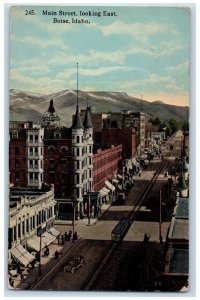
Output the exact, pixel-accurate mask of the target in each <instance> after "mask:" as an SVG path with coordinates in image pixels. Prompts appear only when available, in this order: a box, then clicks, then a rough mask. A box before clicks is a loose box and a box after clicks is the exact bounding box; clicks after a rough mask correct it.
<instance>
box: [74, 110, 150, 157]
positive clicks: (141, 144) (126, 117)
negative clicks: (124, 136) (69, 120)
mask: <svg viewBox="0 0 200 300" xmlns="http://www.w3.org/2000/svg"><path fill="white" fill-rule="evenodd" d="M84 113H85V111H84V110H82V111H81V114H80V115H81V118H83V117H84ZM73 118H74V117H73ZM91 120H92V123H93V124H94V138H96V137H97V141H98V140H99V139H98V138H99V135H97V134H96V133H97V132H100V131H102V130H104V129H110V128H116V129H125V128H129V129H135V143H136V149H137V154H139V155H140V154H143V153H144V149H145V114H144V113H143V112H132V111H129V110H122V111H121V112H111V113H109V114H103V113H102V114H99V113H93V112H91ZM119 143H121V141H119Z"/></svg>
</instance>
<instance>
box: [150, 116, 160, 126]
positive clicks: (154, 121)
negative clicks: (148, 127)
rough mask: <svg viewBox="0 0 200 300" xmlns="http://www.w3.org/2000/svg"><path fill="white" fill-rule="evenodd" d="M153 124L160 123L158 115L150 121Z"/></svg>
mask: <svg viewBox="0 0 200 300" xmlns="http://www.w3.org/2000/svg"><path fill="white" fill-rule="evenodd" d="M152 124H153V125H160V124H161V121H160V119H159V118H158V117H156V118H155V119H154V120H153V122H152Z"/></svg>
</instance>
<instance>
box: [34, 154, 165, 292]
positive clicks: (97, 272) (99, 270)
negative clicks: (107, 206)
mask: <svg viewBox="0 0 200 300" xmlns="http://www.w3.org/2000/svg"><path fill="white" fill-rule="evenodd" d="M167 161H168V159H167V158H166V159H165V160H163V161H162V162H161V164H160V166H159V168H158V169H157V170H156V172H155V174H154V175H153V177H152V179H151V180H150V182H149V184H148V185H147V187H146V188H145V190H144V192H143V193H142V195H141V196H140V198H139V200H138V201H137V203H136V204H135V205H134V207H133V209H132V210H131V211H130V212H129V214H128V217H129V219H130V221H131V222H130V226H131V223H133V221H134V219H135V216H136V214H137V213H138V212H139V211H140V209H141V206H142V204H144V203H145V201H146V196H147V195H148V194H149V193H150V191H151V189H152V187H153V185H154V183H155V182H156V179H157V177H158V176H159V174H160V173H161V171H162V170H163V168H164V167H165V165H166V163H167ZM130 226H129V228H130ZM122 240H123V238H122ZM83 242H84V240H79V242H78V243H76V244H74V245H72V247H71V248H70V249H68V250H67V251H66V252H65V253H64V254H63V256H62V257H61V259H60V260H59V261H58V263H56V264H55V265H54V266H52V267H51V268H50V269H49V270H48V271H47V272H46V273H44V274H43V275H42V276H41V277H40V278H39V280H37V281H36V282H35V283H34V284H33V285H32V286H31V287H30V290H34V289H36V288H37V287H38V286H39V285H40V284H41V283H42V282H43V281H45V280H46V279H47V278H48V276H50V275H51V273H52V272H56V271H57V269H58V268H60V266H61V265H62V263H63V262H64V261H65V259H66V256H67V255H68V254H69V253H70V252H71V251H72V250H73V249H75V248H76V247H78V246H79V245H80V244H81V243H83ZM120 244H121V243H120V242H117V243H116V242H111V244H110V245H109V246H108V247H107V249H106V250H105V252H104V253H103V255H101V258H102V259H101V258H100V259H99V260H98V261H96V262H95V264H94V265H93V268H92V270H91V272H89V274H88V276H87V278H86V280H85V281H84V282H83V284H82V285H81V287H80V290H92V289H93V287H94V286H95V285H96V283H97V282H98V279H99V278H100V277H101V276H102V274H103V272H104V270H105V268H106V265H107V263H108V261H109V259H110V258H111V257H112V256H113V254H114V253H115V252H116V251H117V249H118V247H119V246H120Z"/></svg>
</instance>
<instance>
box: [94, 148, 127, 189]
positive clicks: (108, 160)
mask: <svg viewBox="0 0 200 300" xmlns="http://www.w3.org/2000/svg"><path fill="white" fill-rule="evenodd" d="M121 169H122V145H117V146H111V147H110V148H108V149H105V150H101V149H99V150H97V152H96V153H94V156H93V190H94V191H95V192H97V191H100V190H101V189H102V188H103V187H104V186H105V181H106V180H111V181H112V179H113V177H114V175H117V174H118V173H119V172H120V170H121Z"/></svg>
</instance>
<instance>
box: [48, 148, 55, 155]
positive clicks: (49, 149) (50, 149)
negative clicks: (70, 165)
mask: <svg viewBox="0 0 200 300" xmlns="http://www.w3.org/2000/svg"><path fill="white" fill-rule="evenodd" d="M55 151H56V148H55V147H54V146H49V148H48V152H49V154H54V153H55Z"/></svg>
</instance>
